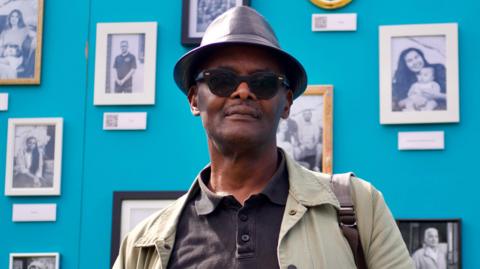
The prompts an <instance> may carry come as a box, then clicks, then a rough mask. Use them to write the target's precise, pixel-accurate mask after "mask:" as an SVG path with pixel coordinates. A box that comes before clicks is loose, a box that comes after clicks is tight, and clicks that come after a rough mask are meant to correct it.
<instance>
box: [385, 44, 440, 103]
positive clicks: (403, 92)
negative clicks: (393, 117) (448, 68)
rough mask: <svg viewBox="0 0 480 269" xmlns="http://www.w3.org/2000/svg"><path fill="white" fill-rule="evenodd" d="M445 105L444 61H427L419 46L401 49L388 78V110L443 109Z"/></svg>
mask: <svg viewBox="0 0 480 269" xmlns="http://www.w3.org/2000/svg"><path fill="white" fill-rule="evenodd" d="M446 106H447V103H446V76H445V65H444V64H442V63H435V64H431V63H430V62H429V61H428V60H427V59H426V58H425V55H424V53H423V51H422V50H421V49H419V48H415V47H410V48H407V49H404V50H403V51H402V52H401V53H400V56H399V58H398V65H397V68H396V70H395V73H394V76H393V80H392V110H393V111H432V110H446Z"/></svg>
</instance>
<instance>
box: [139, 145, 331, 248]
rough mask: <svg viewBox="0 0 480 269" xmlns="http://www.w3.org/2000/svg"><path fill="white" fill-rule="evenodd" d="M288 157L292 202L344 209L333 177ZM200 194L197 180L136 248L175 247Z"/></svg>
mask: <svg viewBox="0 0 480 269" xmlns="http://www.w3.org/2000/svg"><path fill="white" fill-rule="evenodd" d="M280 150H281V149H280ZM282 151H283V150H282ZM284 157H285V161H286V164H287V170H288V181H289V185H290V189H289V197H288V200H291V199H294V200H295V201H296V202H297V203H299V204H301V205H303V206H304V207H307V208H308V207H313V206H319V205H322V204H330V205H332V206H333V207H335V208H336V209H340V204H339V202H338V200H337V198H336V196H335V194H334V193H333V191H332V190H331V188H330V185H329V182H330V178H331V175H328V174H323V173H317V172H313V171H310V170H308V169H306V168H304V167H302V166H300V165H299V164H298V163H297V162H295V161H294V160H293V159H292V158H291V157H290V156H288V154H285V153H284ZM199 177H200V175H198V176H197V178H199ZM197 191H200V187H199V186H198V182H197V180H195V181H194V182H193V184H192V186H191V187H190V189H189V191H188V192H187V193H186V194H185V195H183V196H182V197H181V198H179V199H178V200H177V201H175V202H174V203H173V204H172V205H171V206H169V207H167V208H166V209H164V210H163V211H161V212H160V213H158V215H157V216H156V217H155V218H154V219H153V221H152V222H151V223H150V224H149V225H148V226H147V227H146V228H145V233H144V234H143V236H141V237H140V238H139V239H138V240H136V241H135V246H136V247H152V246H157V247H158V245H159V244H169V245H170V246H171V247H173V242H174V240H175V232H176V227H177V224H178V220H179V218H180V216H181V213H182V211H183V208H184V207H185V205H186V203H187V201H188V200H189V199H191V198H192V197H193V196H194V195H195V194H196V192H197ZM287 204H288V201H287Z"/></svg>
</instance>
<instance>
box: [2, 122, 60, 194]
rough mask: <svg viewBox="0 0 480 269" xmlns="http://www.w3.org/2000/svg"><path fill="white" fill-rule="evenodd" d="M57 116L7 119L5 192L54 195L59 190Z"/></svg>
mask: <svg viewBox="0 0 480 269" xmlns="http://www.w3.org/2000/svg"><path fill="white" fill-rule="evenodd" d="M61 125H62V120H61V119H10V120H9V136H8V152H7V173H6V182H5V183H6V188H5V191H6V193H7V195H8V194H9V195H49V194H51V195H55V194H58V193H57V192H59V188H60V186H59V181H60V174H59V173H60V163H61V142H62V130H61V129H62V126H61Z"/></svg>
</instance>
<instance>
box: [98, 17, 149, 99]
mask: <svg viewBox="0 0 480 269" xmlns="http://www.w3.org/2000/svg"><path fill="white" fill-rule="evenodd" d="M156 33H157V23H156V22H147V23H99V24H97V49H96V55H95V94H94V104H95V105H139V104H154V103H155V64H156V39H157V37H156Z"/></svg>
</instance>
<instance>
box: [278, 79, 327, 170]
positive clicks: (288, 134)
mask: <svg viewBox="0 0 480 269" xmlns="http://www.w3.org/2000/svg"><path fill="white" fill-rule="evenodd" d="M332 130H333V86H332V85H310V86H308V87H307V90H306V91H305V93H304V94H303V95H302V96H300V97H298V98H297V99H296V100H295V101H294V102H293V105H292V107H291V109H290V116H289V118H288V119H285V120H283V119H282V120H281V121H280V123H279V126H278V129H277V145H278V146H279V147H281V148H282V149H283V150H284V151H285V152H286V153H287V154H289V155H290V156H291V157H292V158H293V159H295V160H296V161H297V162H299V163H300V164H301V165H303V166H304V167H306V168H308V169H311V170H314V171H321V172H324V173H328V174H331V173H332V171H333V169H332V155H333V154H332V153H333V150H332V148H333V137H332V134H333V132H332Z"/></svg>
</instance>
